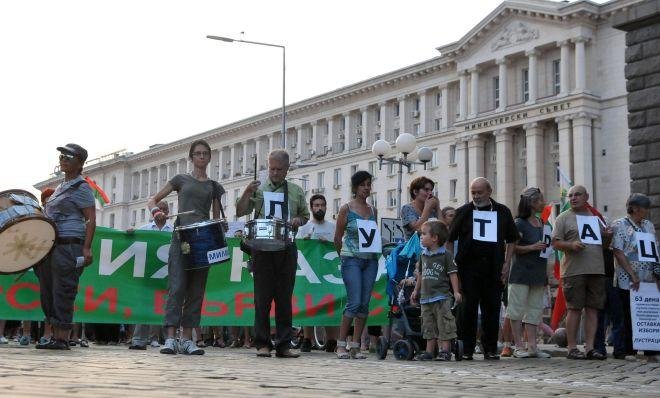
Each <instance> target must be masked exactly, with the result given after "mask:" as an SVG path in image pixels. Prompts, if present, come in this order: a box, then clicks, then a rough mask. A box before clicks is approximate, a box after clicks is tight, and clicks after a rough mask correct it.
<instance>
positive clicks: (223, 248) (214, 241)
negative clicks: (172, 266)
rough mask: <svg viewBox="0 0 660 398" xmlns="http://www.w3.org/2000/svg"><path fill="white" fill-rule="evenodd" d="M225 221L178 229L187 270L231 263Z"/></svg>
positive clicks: (210, 221)
mask: <svg viewBox="0 0 660 398" xmlns="http://www.w3.org/2000/svg"><path fill="white" fill-rule="evenodd" d="M226 225H227V222H226V221H225V220H207V221H201V222H196V223H194V224H190V225H186V226H183V227H177V228H176V230H175V232H176V233H177V234H178V235H179V240H180V241H181V253H182V254H183V255H184V256H185V257H186V260H187V261H185V262H184V268H185V269H198V268H204V267H209V266H211V265H215V264H221V263H224V262H227V261H229V248H228V247H227V241H226V239H225V229H226V228H225V226H226Z"/></svg>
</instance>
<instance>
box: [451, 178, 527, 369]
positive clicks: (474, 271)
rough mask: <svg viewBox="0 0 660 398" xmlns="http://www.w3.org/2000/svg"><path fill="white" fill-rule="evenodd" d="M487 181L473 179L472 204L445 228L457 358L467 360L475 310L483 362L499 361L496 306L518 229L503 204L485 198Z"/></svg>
mask: <svg viewBox="0 0 660 398" xmlns="http://www.w3.org/2000/svg"><path fill="white" fill-rule="evenodd" d="M492 193H493V189H492V188H491V185H490V182H489V181H488V180H487V179H485V178H483V177H478V178H475V179H474V180H473V181H472V183H471V184H470V194H471V195H472V202H470V203H467V204H465V205H463V206H461V207H459V208H458V209H457V210H456V216H455V217H454V220H453V221H452V223H451V227H450V228H449V239H447V242H448V243H449V244H447V245H446V248H447V250H449V251H450V252H453V249H454V245H453V242H454V241H455V240H457V239H458V252H457V253H456V254H455V258H454V261H455V262H456V265H457V266H458V276H459V278H460V281H461V290H462V292H461V293H462V294H463V304H462V308H461V311H459V316H458V323H457V326H458V337H459V339H461V340H463V342H464V344H465V351H464V352H465V354H464V356H463V359H467V360H470V359H472V354H473V353H474V346H475V344H476V334H477V310H478V308H481V328H482V331H483V333H482V334H481V343H482V346H483V348H484V350H483V352H484V359H500V357H499V355H498V354H497V335H498V332H499V322H500V306H501V303H500V302H501V299H502V288H503V284H504V283H506V281H507V280H508V278H509V267H510V265H511V257H512V255H513V250H514V246H515V242H516V241H517V240H518V230H517V228H516V224H515V223H514V221H513V217H512V216H511V211H510V210H509V208H507V207H506V206H505V205H503V204H501V203H497V202H496V201H494V200H493V199H492V198H491V197H490V196H491V194H492Z"/></svg>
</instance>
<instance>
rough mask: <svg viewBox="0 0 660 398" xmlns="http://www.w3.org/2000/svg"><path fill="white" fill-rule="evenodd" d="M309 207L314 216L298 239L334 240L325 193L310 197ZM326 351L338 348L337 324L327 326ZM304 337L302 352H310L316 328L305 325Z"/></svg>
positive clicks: (333, 228) (333, 225)
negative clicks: (328, 218)
mask: <svg viewBox="0 0 660 398" xmlns="http://www.w3.org/2000/svg"><path fill="white" fill-rule="evenodd" d="M309 208H310V210H311V213H312V218H311V219H310V220H309V221H307V224H305V225H303V226H302V227H300V229H298V234H297V235H296V239H317V240H319V241H321V242H332V240H333V239H334V236H335V223H333V222H331V221H326V220H325V212H326V208H327V202H326V200H325V196H323V195H319V194H316V195H313V196H312V197H311V198H310V199H309ZM325 333H326V339H327V341H326V343H325V351H326V352H335V348H337V334H338V333H339V328H338V327H336V326H326V327H325ZM303 335H304V339H303V342H302V345H301V347H300V351H302V352H310V351H311V350H312V337H313V336H314V328H313V327H311V326H305V327H304V328H303Z"/></svg>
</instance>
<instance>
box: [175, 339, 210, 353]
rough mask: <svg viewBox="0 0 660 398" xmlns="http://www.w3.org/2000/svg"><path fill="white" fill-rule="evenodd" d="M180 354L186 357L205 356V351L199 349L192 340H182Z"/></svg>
mask: <svg viewBox="0 0 660 398" xmlns="http://www.w3.org/2000/svg"><path fill="white" fill-rule="evenodd" d="M179 352H180V353H181V354H184V355H204V350H202V349H201V348H199V347H197V344H195V342H194V341H192V340H182V341H181V344H180V345H179Z"/></svg>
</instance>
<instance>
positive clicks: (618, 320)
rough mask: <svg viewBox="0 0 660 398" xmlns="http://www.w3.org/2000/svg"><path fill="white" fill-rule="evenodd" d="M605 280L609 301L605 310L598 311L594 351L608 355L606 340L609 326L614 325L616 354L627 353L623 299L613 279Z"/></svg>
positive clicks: (613, 335)
mask: <svg viewBox="0 0 660 398" xmlns="http://www.w3.org/2000/svg"><path fill="white" fill-rule="evenodd" d="M603 279H604V280H605V284H606V285H605V293H606V295H607V301H606V302H605V308H604V309H602V310H599V311H598V328H597V329H596V337H595V339H594V349H595V350H596V351H599V352H601V353H603V354H606V352H607V351H606V348H605V338H606V337H607V336H606V334H605V333H606V331H607V326H608V325H609V324H610V323H612V343H613V345H614V354H615V355H618V354H624V355H625V353H626V340H625V339H626V337H625V332H624V325H623V308H622V306H621V298H620V297H619V292H618V289H617V288H615V287H614V286H613V285H612V279H611V278H603Z"/></svg>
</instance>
